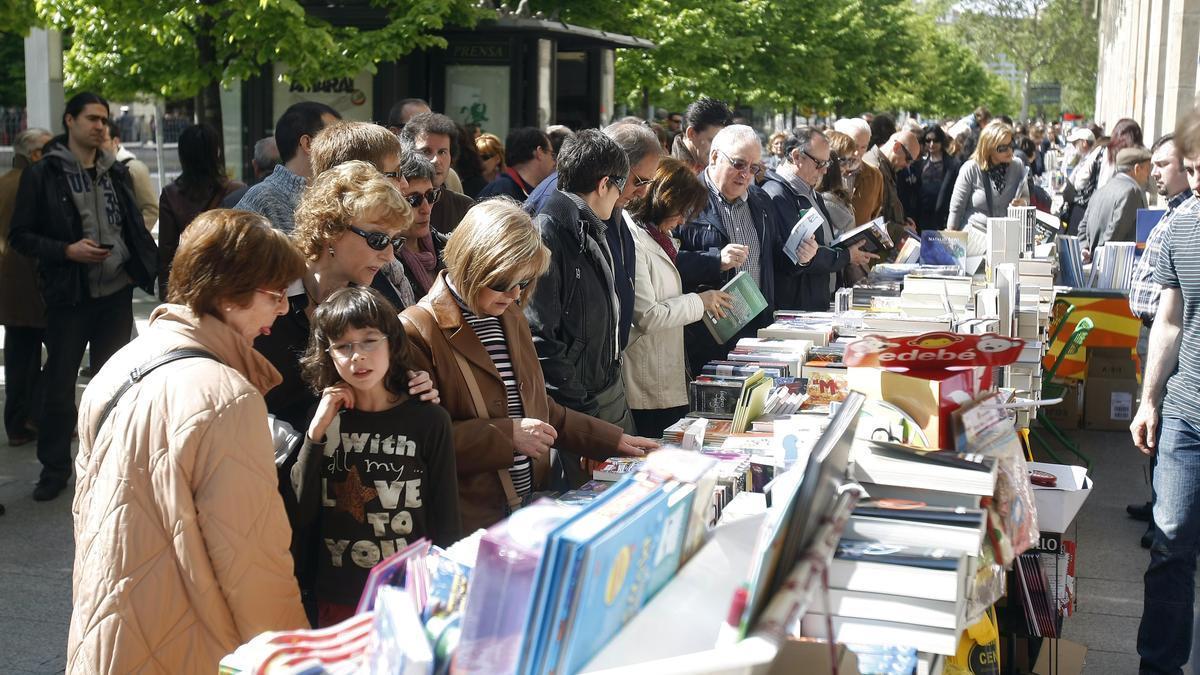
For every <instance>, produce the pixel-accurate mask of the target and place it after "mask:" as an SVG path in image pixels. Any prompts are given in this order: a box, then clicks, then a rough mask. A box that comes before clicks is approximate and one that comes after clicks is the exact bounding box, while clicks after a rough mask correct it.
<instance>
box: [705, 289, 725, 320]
mask: <svg viewBox="0 0 1200 675" xmlns="http://www.w3.org/2000/svg"><path fill="white" fill-rule="evenodd" d="M699 295H700V302H702V303H704V311H705V312H706V313H708V314H711V315H713V316H714V317H716V318H717V319H723V318H725V310H727V309H730V308H731V307H733V296H732V295H730V294H728V293H726V292H724V291H718V290H715V289H714V290H710V291H703V292H702V293H700V294H699Z"/></svg>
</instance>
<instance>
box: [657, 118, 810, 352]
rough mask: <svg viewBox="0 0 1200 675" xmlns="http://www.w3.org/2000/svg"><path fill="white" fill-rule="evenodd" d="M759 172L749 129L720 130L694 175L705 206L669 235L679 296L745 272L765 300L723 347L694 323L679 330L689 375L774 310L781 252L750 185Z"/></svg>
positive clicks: (766, 204) (761, 198) (770, 211)
mask: <svg viewBox="0 0 1200 675" xmlns="http://www.w3.org/2000/svg"><path fill="white" fill-rule="evenodd" d="M761 171H762V145H761V143H760V142H759V139H758V134H757V133H755V131H754V129H752V128H750V127H748V126H744V125H741V124H735V125H731V126H728V127H725V128H724V129H722V130H721V131H720V133H718V134H717V135H716V137H714V138H713V141H712V148H711V150H710V151H709V153H708V166H707V167H706V168H705V169H704V170H703V171H701V172H700V180H701V182H702V183H704V185H705V187H707V188H708V191H709V195H708V206H707V207H706V208H705V209H704V210H703V211H701V212H700V214H699V215H698V216H697V217H696V218H695V219H693V220H692V221H690V222H687V223H684V224H683V225H681V226H679V228H678V229H676V231H675V236H676V237H677V238H678V239H679V240H680V246H679V255H678V257H677V258H676V260H675V265H676V266H677V267H678V268H679V276H680V278H681V280H682V281H683V292H684V293H693V292H695V293H698V292H702V291H705V290H708V289H711V288H720V287H721V286H723V285H724V284H725V283H726V282H727V281H729V280H730V279H732V278H733V276H734V275H736V274H737V273H738V272H746V273H747V274H749V275H750V278H752V279H753V280H754V283H756V284H757V285H758V287H759V289H761V290H762V293H763V296H764V297H765V298H766V299H767V308H766V309H764V310H763V311H762V313H761V314H759V315H758V316H757V317H755V318H754V319H753V320H752V321H751V322H750V323H749V325H747V326H746V327H745V328H744V329H742V331H741V332H740V333H738V334H737V335H735V336H734V337H733V338H731V340H730V342H729V343H728V344H724V345H720V344H717V343H716V342H715V341H714V340H713V338H712V335H711V334H710V333H709V332H708V329H706V328H705V327H704V326H703V325H702V324H701V323H699V322H697V323H694V324H692V325H690V326H688V327H687V328H686V329H684V342H685V345H686V349H687V356H688V362H689V365H690V366H691V368H692V370H693V371H699V369H700V368H701V367H702V366H703V365H704V364H705V363H707V362H709V361H711V360H713V359H717V358H724V357H725V355H726V354H727V353H728V352H729V350H730V349H731V348H732V345H733V343H735V342H736V341H737V340H738V338H741V337H746V336H750V335H754V334H755V332H756V331H757V329H758V328H760V327H762V326H764V325H766V324H767V323H769V322H770V318H771V312H772V311H774V309H775V264H776V258H783V253H782V250H781V248H780V242H779V241H778V239H777V237H776V231H777V229H778V228H776V226H775V216H774V207H773V206H772V205H771V199H770V197H768V196H767V194H766V193H765V192H763V191H762V189H761V188H759V187H758V186H756V185H755V184H754V177H755V175H757V174H758V173H760V172H761ZM785 260H786V259H785ZM789 262H790V261H789Z"/></svg>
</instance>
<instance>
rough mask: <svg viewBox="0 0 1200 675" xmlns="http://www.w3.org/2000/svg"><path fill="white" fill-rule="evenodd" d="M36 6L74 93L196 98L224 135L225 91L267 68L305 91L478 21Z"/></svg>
mask: <svg viewBox="0 0 1200 675" xmlns="http://www.w3.org/2000/svg"><path fill="white" fill-rule="evenodd" d="M10 1H11V0H10ZM15 1H16V2H17V3H18V4H20V3H21V0H15ZM25 4H29V3H28V2H26V3H25ZM32 4H33V9H34V11H35V12H36V20H37V21H39V22H40V23H42V24H43V25H46V26H48V27H51V28H54V29H56V30H59V31H62V32H63V33H64V35H68V36H69V37H70V47H69V48H68V49H67V50H66V53H65V54H64V58H63V70H64V85H65V86H66V88H67V89H94V90H96V91H100V92H103V93H104V94H105V95H106V96H108V97H110V98H136V97H138V96H141V95H153V96H161V97H163V98H165V99H179V98H188V97H195V100H196V114H197V117H198V118H199V119H200V120H201V121H204V122H208V123H209V124H212V125H213V126H214V127H215V128H216V129H218V130H220V129H221V128H222V125H221V105H220V87H221V86H222V85H230V84H232V83H233V82H234V81H235V80H239V79H245V78H249V77H253V76H256V75H259V74H260V73H261V70H262V68H263V66H265V65H267V64H270V63H284V64H287V67H288V73H287V75H286V76H285V77H286V78H287V79H289V80H290V81H294V82H298V83H301V84H311V83H313V82H316V81H319V80H325V79H329V78H333V77H344V76H349V75H353V74H354V73H356V72H358V71H359V70H361V69H363V68H368V69H371V70H374V68H375V63H377V62H379V61H390V60H395V59H397V58H399V57H401V56H403V55H404V54H406V53H408V52H409V51H411V50H413V49H418V48H427V47H435V46H445V41H444V40H443V39H442V38H441V37H439V36H436V35H433V34H432V33H431V32H432V31H436V30H438V29H440V28H441V27H442V25H443V23H445V22H447V21H453V22H455V23H459V24H470V23H473V21H474V18H475V16H476V15H475V10H473V9H472V6H471V4H470V2H469V0H374V1H373V2H372V3H371V8H372V10H371V12H372V14H373V16H374V18H375V20H376V21H377V26H376V27H373V28H370V29H360V28H355V27H347V26H334V25H331V24H330V22H328V21H325V20H322V19H319V18H316V17H314V16H313V15H312V14H310V13H309V12H308V11H307V10H306V7H305V5H304V4H302V3H301V2H300V1H299V0H194V1H193V2H187V3H183V2H178V0H141V1H134V0H34V2H33V3H32ZM355 7H356V8H359V7H361V5H360V4H359V3H355ZM8 11H10V10H7V9H5V10H4V11H0V17H2V16H5V13H6V12H8ZM11 11H12V12H13V13H14V16H17V14H16V13H17V12H18V10H11ZM18 25H19V24H18ZM19 29H20V30H24V27H21V28H19Z"/></svg>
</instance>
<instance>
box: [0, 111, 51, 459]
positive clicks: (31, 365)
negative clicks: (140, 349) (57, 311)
mask: <svg viewBox="0 0 1200 675" xmlns="http://www.w3.org/2000/svg"><path fill="white" fill-rule="evenodd" d="M52 137H53V134H51V133H50V132H49V131H47V130H45V129H26V130H25V131H22V132H21V133H19V134H17V137H16V138H14V139H13V168H12V171H9V172H8V173H6V174H4V175H3V176H0V325H2V326H4V429H5V431H6V432H7V433H8V445H9V446H10V447H14V448H15V447H16V446H18V445H25V444H26V443H29V442H30V441H32V440H34V438H36V436H37V432H36V431H34V428H33V421H34V420H33V393H34V391H35V390H36V388H37V382H38V377H39V375H40V374H41V371H42V334H43V333H44V332H45V329H46V317H45V314H46V305H45V304H44V303H43V302H42V294H41V293H39V292H38V287H37V277H36V275H35V274H34V266H33V261H32V260H30V259H29V258H27V257H25V256H24V255H22V254H20V253H18V252H17V251H15V250H13V248H12V247H10V246H9V245H8V225H9V223H11V222H12V214H13V205H14V204H15V203H16V201H17V187H18V186H19V185H20V184H21V173H22V172H24V170H25V167H27V166H30V165H31V164H33V163H35V162H37V161H38V160H40V159H41V158H42V146H44V145H46V144H47V143H49V142H50V139H51V138H52Z"/></svg>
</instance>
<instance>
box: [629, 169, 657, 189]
mask: <svg viewBox="0 0 1200 675" xmlns="http://www.w3.org/2000/svg"><path fill="white" fill-rule="evenodd" d="M629 175H631V176H633V187H635V188H640V187H645V186H647V185H649V184H651V183H653V182H654V179H653V178H642V177H641V176H639V175H637V174H636V173H631V174H629Z"/></svg>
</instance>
